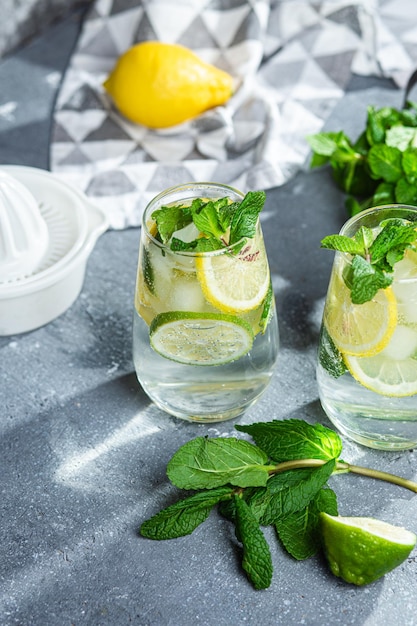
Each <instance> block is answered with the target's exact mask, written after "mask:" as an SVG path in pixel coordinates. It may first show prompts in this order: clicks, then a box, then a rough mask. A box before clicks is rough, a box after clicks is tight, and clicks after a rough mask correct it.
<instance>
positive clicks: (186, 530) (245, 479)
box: [140, 419, 417, 589]
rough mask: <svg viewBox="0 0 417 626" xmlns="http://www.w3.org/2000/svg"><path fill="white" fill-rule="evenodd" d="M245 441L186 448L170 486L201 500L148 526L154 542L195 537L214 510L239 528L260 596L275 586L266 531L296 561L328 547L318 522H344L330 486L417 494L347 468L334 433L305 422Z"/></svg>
mask: <svg viewBox="0 0 417 626" xmlns="http://www.w3.org/2000/svg"><path fill="white" fill-rule="evenodd" d="M236 429H237V430H239V431H240V432H244V433H247V434H249V435H251V436H252V438H253V439H254V441H255V444H252V443H250V442H248V441H246V440H244V439H237V438H235V437H231V438H224V437H219V438H208V437H197V438H196V439H193V440H191V441H189V442H188V443H186V444H184V445H183V446H181V447H180V448H179V449H178V450H177V452H176V453H175V454H174V455H173V457H172V458H171V460H170V462H169V464H168V476H169V478H170V480H171V482H172V483H173V484H174V485H176V486H177V487H180V488H181V489H187V490H190V489H191V490H196V493H194V494H193V495H190V496H188V497H185V498H183V499H182V500H179V501H178V502H176V503H175V504H173V505H171V506H169V507H167V508H165V509H163V510H162V511H160V512H159V513H157V514H156V515H154V516H153V517H151V518H150V519H148V520H146V521H144V522H143V523H142V525H141V527H140V533H141V534H142V536H144V537H148V538H150V539H159V540H161V539H173V538H177V537H182V536H186V535H189V534H190V533H191V532H193V530H194V529H195V528H197V527H198V526H199V525H200V524H201V523H203V522H204V521H205V520H206V519H207V517H208V515H209V513H210V511H211V510H212V509H213V507H215V506H218V510H219V512H220V514H222V515H223V516H224V517H225V518H227V519H228V520H230V521H231V522H232V523H233V524H234V525H235V533H236V537H237V539H238V541H239V542H240V543H241V546H242V567H243V569H244V570H245V572H246V574H247V576H248V578H249V580H250V581H251V582H252V584H253V586H254V587H255V588H256V589H265V588H267V587H269V585H270V584H271V579H272V558H271V550H270V546H269V545H268V543H267V541H266V538H265V535H264V533H263V531H262V527H264V526H269V525H272V526H273V527H274V528H275V530H276V533H277V537H278V539H279V541H280V543H281V545H282V547H283V548H284V549H285V550H286V551H287V552H288V553H289V554H290V555H292V556H293V557H294V558H295V559H298V560H303V559H306V558H309V557H311V556H313V555H315V554H316V553H317V552H318V551H319V550H320V548H321V535H320V524H319V515H320V513H321V512H325V513H328V514H330V515H337V496H336V494H335V492H334V491H333V490H332V489H331V488H330V487H329V486H328V484H327V482H328V480H329V479H330V478H331V477H332V476H336V475H340V474H345V473H353V474H359V475H361V476H368V477H371V478H375V479H379V480H385V481H387V482H389V483H392V484H395V485H399V486H401V487H404V488H406V489H409V490H411V491H413V492H414V493H417V483H415V482H412V481H409V480H407V479H404V478H401V477H399V476H395V475H393V474H388V473H386V472H381V471H379V470H373V469H369V468H365V467H359V466H357V465H352V464H349V463H346V462H344V461H342V460H341V459H340V455H341V453H342V441H341V439H340V437H339V435H338V434H337V433H336V432H334V431H333V430H331V429H329V428H326V427H325V426H322V425H320V424H315V425H311V424H308V423H307V422H305V421H303V420H296V419H288V420H283V421H278V420H273V421H272V422H265V423H262V422H260V423H256V424H252V425H248V426H236Z"/></svg>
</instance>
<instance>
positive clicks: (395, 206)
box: [339, 203, 417, 235]
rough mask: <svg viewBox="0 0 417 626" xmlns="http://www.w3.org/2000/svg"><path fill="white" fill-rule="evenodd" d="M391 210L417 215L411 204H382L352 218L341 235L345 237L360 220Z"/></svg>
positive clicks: (344, 226)
mask: <svg viewBox="0 0 417 626" xmlns="http://www.w3.org/2000/svg"><path fill="white" fill-rule="evenodd" d="M389 209H393V210H394V211H395V210H404V211H409V212H410V213H415V214H416V215H417V206H414V205H411V204H401V203H398V204H397V203H390V204H380V205H377V206H374V207H369V208H368V209H365V210H363V211H360V212H359V213H356V215H353V216H352V217H350V218H349V219H348V220H347V221H346V222H345V223H344V224H343V226H342V227H341V228H340V230H339V235H344V234H345V232H346V231H347V230H349V228H350V227H351V226H354V225H355V224H356V223H357V222H358V221H359V220H360V219H363V218H366V217H367V216H368V215H371V214H377V213H378V212H379V211H383V210H386V211H387V210H389Z"/></svg>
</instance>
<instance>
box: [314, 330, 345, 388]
mask: <svg viewBox="0 0 417 626" xmlns="http://www.w3.org/2000/svg"><path fill="white" fill-rule="evenodd" d="M318 360H319V363H320V365H321V366H322V367H323V369H325V370H326V372H327V373H328V374H330V376H333V378H339V377H340V376H343V374H345V373H346V372H347V371H348V370H347V367H346V365H345V362H344V360H343V356H342V354H341V352H340V351H339V350H338V349H337V347H336V345H335V343H334V341H333V339H332V338H331V336H330V334H329V332H328V331H327V328H326V327H325V325H324V324H323V325H322V327H321V330H320V339H319V350H318Z"/></svg>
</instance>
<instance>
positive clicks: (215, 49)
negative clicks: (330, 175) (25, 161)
mask: <svg viewBox="0 0 417 626" xmlns="http://www.w3.org/2000/svg"><path fill="white" fill-rule="evenodd" d="M410 5H411V6H412V7H413V5H414V1H412V2H410V0H379V1H378V0H357V1H352V0H351V1H350V2H349V1H345V2H343V1H341V0H327V1H323V2H314V1H313V0H311V1H308V0H175V2H173V1H172V0H96V1H95V2H94V3H93V4H92V7H91V9H90V10H89V12H88V14H87V16H86V18H85V21H84V23H83V28H82V32H81V35H80V37H79V40H78V42H77V45H76V48H75V50H74V52H73V54H72V57H71V59H70V63H69V66H68V68H67V71H66V72H65V76H64V78H63V81H62V85H61V88H60V92H59V96H58V98H57V102H56V106H55V111H54V118H53V130H52V138H51V147H50V169H51V171H52V172H54V173H55V174H56V175H57V176H59V177H60V178H62V179H63V180H66V181H67V182H69V183H70V184H72V185H75V186H76V187H78V188H79V189H81V190H82V191H84V192H85V193H86V194H87V196H88V197H89V198H90V200H91V201H93V202H95V203H96V204H98V205H100V206H101V207H102V208H103V209H104V210H105V211H106V213H107V215H108V217H109V220H110V224H111V227H112V228H114V229H122V228H128V227H131V226H138V225H139V224H140V219H141V215H142V212H143V209H144V208H145V206H146V204H147V203H148V202H149V200H150V199H151V198H152V197H154V196H155V195H156V194H157V193H159V192H160V191H162V190H163V189H165V188H167V187H169V186H171V185H176V184H181V183H185V182H190V181H216V182H221V183H224V184H229V185H232V186H234V187H237V188H239V189H241V190H242V191H244V192H245V191H247V190H249V189H268V188H271V187H275V186H279V185H282V184H283V183H285V182H286V181H287V180H289V178H290V177H291V176H293V175H294V173H295V172H296V171H297V170H299V169H300V168H301V167H303V165H305V163H306V159H307V158H308V155H309V146H308V143H307V141H306V136H307V135H309V134H313V133H316V132H319V131H320V129H321V128H322V126H323V124H324V122H325V120H326V119H327V117H328V116H329V114H330V113H331V112H332V110H333V108H334V107H335V105H336V103H337V102H338V101H339V99H340V98H341V97H342V96H343V94H344V92H345V89H346V86H347V84H348V82H349V80H350V78H351V76H352V74H359V75H378V76H386V77H389V78H392V79H393V80H394V81H396V83H397V84H398V86H399V87H403V86H404V85H405V84H406V82H407V79H408V77H409V75H410V74H411V73H412V71H413V69H414V68H415V66H416V65H417V26H416V20H413V19H411V15H410V10H411V11H415V7H414V8H411V9H410ZM146 40H160V41H164V42H167V43H178V44H182V45H184V46H186V47H188V48H190V49H192V50H194V51H195V52H196V54H198V55H199V56H200V57H201V58H202V59H204V60H205V61H208V62H210V63H212V64H214V65H216V66H218V67H220V68H221V69H223V70H226V71H228V72H229V73H230V74H232V75H233V77H234V78H235V79H236V80H237V81H238V84H239V87H238V89H237V91H236V93H235V94H234V95H233V97H232V98H231V99H230V100H229V102H228V103H227V104H226V105H225V106H221V107H217V108H215V109H212V110H210V111H208V112H206V113H204V114H202V115H201V116H199V117H198V118H196V119H194V120H191V121H189V122H186V123H184V124H181V125H179V126H176V127H172V128H169V129H164V130H150V129H148V128H145V127H143V126H141V125H137V124H133V123H131V122H129V121H128V120H127V119H125V118H124V117H123V116H121V115H120V114H119V113H118V112H117V110H116V109H115V108H114V106H113V105H112V103H111V102H110V99H109V98H108V97H107V95H106V94H105V92H104V89H103V87H102V84H103V81H104V79H105V78H106V76H107V75H108V73H109V72H110V71H111V69H112V68H113V66H114V64H115V62H116V60H117V58H118V57H119V56H120V55H121V54H122V53H123V52H125V51H126V50H127V49H128V48H129V47H130V46H132V45H134V44H135V43H138V42H140V41H146ZM144 97H145V98H146V94H144ZM364 121H365V120H364Z"/></svg>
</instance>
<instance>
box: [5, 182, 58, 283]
mask: <svg viewBox="0 0 417 626" xmlns="http://www.w3.org/2000/svg"><path fill="white" fill-rule="evenodd" d="M48 241H49V233H48V227H47V225H46V222H45V220H44V218H43V217H42V215H41V212H40V209H39V206H38V203H37V202H36V200H35V198H34V196H33V195H32V194H31V192H30V191H29V189H27V188H26V187H25V186H24V185H22V183H20V182H19V181H18V180H17V179H16V178H14V177H13V176H10V174H7V173H6V172H5V171H4V170H3V171H2V170H0V282H3V283H4V282H8V281H10V280H14V279H16V278H23V277H24V276H28V275H30V274H32V273H33V272H34V271H35V270H36V268H37V267H38V266H39V264H40V262H41V260H42V257H44V256H45V253H46V250H47V248H48Z"/></svg>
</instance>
